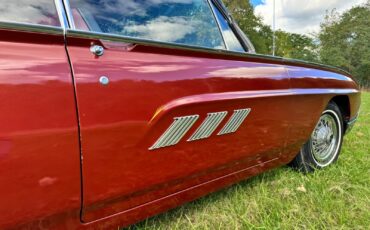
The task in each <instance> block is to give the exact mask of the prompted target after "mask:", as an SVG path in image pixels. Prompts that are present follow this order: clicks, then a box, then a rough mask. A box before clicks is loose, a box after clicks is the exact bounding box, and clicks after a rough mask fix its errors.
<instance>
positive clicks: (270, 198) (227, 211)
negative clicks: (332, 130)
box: [131, 93, 370, 230]
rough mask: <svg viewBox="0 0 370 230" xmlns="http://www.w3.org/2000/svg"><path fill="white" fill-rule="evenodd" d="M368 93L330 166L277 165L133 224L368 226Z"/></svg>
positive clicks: (177, 226)
mask: <svg viewBox="0 0 370 230" xmlns="http://www.w3.org/2000/svg"><path fill="white" fill-rule="evenodd" d="M369 228H370V93H363V94H362V107H361V114H360V117H359V120H358V122H357V124H356V126H355V127H354V129H353V130H352V131H351V133H350V134H348V135H347V136H345V140H344V144H343V148H342V152H341V155H340V157H339V160H338V162H337V163H336V164H334V165H333V166H330V167H328V168H326V169H324V170H319V171H316V172H315V173H313V174H309V175H303V174H301V173H298V172H296V171H293V170H291V169H290V168H288V167H281V168H278V169H275V170H272V171H269V172H266V173H263V174H261V175H259V176H256V177H253V178H251V179H248V180H245V181H243V182H241V183H239V184H236V185H233V186H232V187H229V188H227V189H224V190H222V191H220V192H217V193H213V194H211V195H209V196H207V197H204V198H201V199H199V200H196V201H194V202H191V203H189V204H186V205H184V206H181V207H179V208H177V209H174V210H172V211H169V212H166V213H164V214H161V215H159V216H156V217H153V218H151V219H148V220H145V221H143V222H141V223H139V224H137V225H134V226H132V227H131V229H181V230H182V229H369Z"/></svg>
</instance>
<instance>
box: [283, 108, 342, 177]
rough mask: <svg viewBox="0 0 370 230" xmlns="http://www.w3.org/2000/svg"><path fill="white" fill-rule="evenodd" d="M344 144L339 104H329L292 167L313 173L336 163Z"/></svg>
mask: <svg viewBox="0 0 370 230" xmlns="http://www.w3.org/2000/svg"><path fill="white" fill-rule="evenodd" d="M342 142H343V117H342V114H341V112H340V109H339V107H338V105H337V104H335V103H334V102H329V104H328V106H327V107H326V109H325V110H324V112H322V114H321V116H320V119H319V121H318V123H317V125H316V127H315V129H314V131H313V132H312V134H311V136H310V139H309V140H308V141H307V142H306V143H305V144H304V145H303V146H302V148H301V150H300V152H299V153H298V155H297V156H296V157H295V158H294V160H293V161H292V162H291V163H290V165H291V166H292V167H294V168H296V169H298V170H300V171H303V172H313V171H315V170H316V169H322V168H325V167H327V166H329V165H331V164H333V163H335V162H336V161H337V159H338V157H339V153H340V150H341V147H342Z"/></svg>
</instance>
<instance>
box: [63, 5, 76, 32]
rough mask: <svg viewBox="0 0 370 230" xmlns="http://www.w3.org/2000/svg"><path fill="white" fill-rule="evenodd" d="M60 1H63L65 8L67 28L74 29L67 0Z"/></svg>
mask: <svg viewBox="0 0 370 230" xmlns="http://www.w3.org/2000/svg"><path fill="white" fill-rule="evenodd" d="M62 1H63V3H64V9H65V12H66V17H67V20H68V23H69V28H71V29H76V26H75V22H74V19H73V14H72V9H71V5H70V4H69V0H62Z"/></svg>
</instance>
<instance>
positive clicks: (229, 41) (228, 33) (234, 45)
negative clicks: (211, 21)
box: [212, 5, 245, 52]
mask: <svg viewBox="0 0 370 230" xmlns="http://www.w3.org/2000/svg"><path fill="white" fill-rule="evenodd" d="M212 7H213V9H214V12H215V14H216V17H217V21H218V22H219V24H220V28H221V30H222V34H223V36H224V40H225V43H226V45H227V49H228V50H232V51H239V52H245V50H244V48H243V46H242V45H241V44H240V41H239V40H238V38H237V37H236V36H235V34H234V32H233V31H232V29H231V28H230V26H229V23H228V22H227V21H226V20H225V18H224V17H223V16H222V14H221V12H220V11H219V10H218V9H217V7H215V6H213V5H212Z"/></svg>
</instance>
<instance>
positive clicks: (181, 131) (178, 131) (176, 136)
mask: <svg viewBox="0 0 370 230" xmlns="http://www.w3.org/2000/svg"><path fill="white" fill-rule="evenodd" d="M198 118H199V115H192V116H185V117H175V118H174V121H173V122H172V124H171V125H170V127H169V128H168V129H167V130H166V131H165V132H164V133H163V134H162V136H161V137H160V138H159V139H158V140H157V141H156V142H155V143H154V145H153V146H152V147H150V148H149V150H153V149H158V148H163V147H167V146H172V145H176V144H177V143H179V141H180V140H181V138H183V137H184V135H185V134H186V133H187V132H188V131H189V129H190V128H191V127H192V126H193V125H194V123H195V122H196V121H197V120H198Z"/></svg>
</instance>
